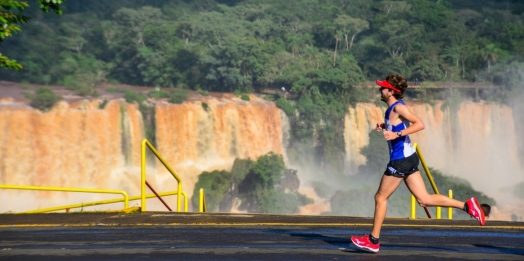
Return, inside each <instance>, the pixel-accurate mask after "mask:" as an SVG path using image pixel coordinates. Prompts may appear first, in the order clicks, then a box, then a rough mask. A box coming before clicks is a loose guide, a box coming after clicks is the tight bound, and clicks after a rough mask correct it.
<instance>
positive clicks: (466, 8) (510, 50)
mask: <svg viewBox="0 0 524 261" xmlns="http://www.w3.org/2000/svg"><path fill="white" fill-rule="evenodd" d="M61 9H62V11H63V14H62V15H56V14H51V13H50V14H45V13H43V12H41V10H40V9H39V7H38V5H34V6H33V5H31V6H30V7H29V8H27V9H26V10H25V11H24V14H26V15H28V16H30V17H32V20H31V22H30V23H28V24H24V25H23V26H22V31H21V32H18V33H16V34H14V35H13V36H12V37H7V38H5V39H3V42H1V45H0V51H1V54H2V55H5V56H7V57H9V58H10V59H15V60H16V61H18V62H19V63H20V64H21V65H22V66H23V69H22V70H20V71H15V70H9V69H1V70H0V79H2V80H10V81H17V82H27V83H38V84H56V85H64V86H66V88H68V89H70V90H76V91H77V92H78V94H79V95H82V96H97V88H100V86H101V85H102V84H103V83H123V84H130V85H138V86H148V87H162V88H166V89H167V90H172V91H168V93H167V94H165V95H166V97H168V96H169V95H171V100H174V101H175V102H177V103H178V102H181V101H183V99H184V98H183V96H184V95H183V94H181V93H180V90H195V91H198V92H199V93H201V94H207V93H208V92H235V93H240V94H241V93H248V92H254V91H255V90H256V89H257V88H259V87H264V88H275V89H280V88H281V87H285V88H286V89H287V90H291V91H292V92H293V93H295V94H297V96H298V97H297V98H296V99H295V100H287V99H285V98H284V97H279V95H276V96H275V97H268V98H267V99H269V100H274V101H276V103H277V106H279V107H280V108H281V109H282V110H283V111H285V112H286V114H287V115H288V116H289V118H290V121H291V125H292V128H291V131H292V139H291V142H290V144H289V147H288V151H287V154H288V158H289V161H290V162H292V163H295V164H297V163H299V164H306V165H310V166H311V168H312V169H317V171H318V172H324V173H332V174H331V175H333V176H341V177H342V176H344V175H346V174H347V173H345V170H344V153H345V148H344V143H343V142H340V141H342V140H343V139H344V138H343V129H344V124H343V119H344V115H345V113H346V112H347V108H348V106H351V105H352V104H354V103H356V102H362V101H364V102H374V101H375V98H374V97H372V96H370V95H369V93H368V92H364V91H362V89H360V88H357V86H358V85H359V83H362V82H364V81H373V80H375V79H379V78H384V77H385V76H386V75H387V74H390V73H400V74H402V75H404V76H406V77H407V78H408V79H409V80H410V81H414V80H415V79H418V80H419V81H420V82H422V83H423V84H424V83H425V82H434V81H444V82H488V83H492V84H493V85H495V86H497V88H496V89H494V90H492V92H491V93H490V95H487V96H486V97H487V98H489V99H491V100H493V101H497V102H505V103H510V102H511V99H512V98H514V97H518V95H517V94H518V93H519V92H520V94H521V93H522V92H523V89H524V88H522V82H523V81H524V73H523V71H524V3H523V2H522V1H518V0H501V1H496V0H461V1H453V0H404V1H389V0H386V1H382V0H287V1H277V0H194V1H190V0H147V1H146V0H119V1H102V0H90V1H74V0H69V1H65V2H64V3H63V4H62V5H61ZM144 88H146V87H144ZM150 89H151V90H152V88H150ZM164 90H165V89H164ZM40 92H42V93H44V94H45V95H46V97H50V96H52V94H50V93H49V92H48V91H47V90H41V91H40ZM152 94H155V93H154V92H153V93H152ZM415 94H416V93H415ZM35 95H38V93H36V94H35ZM126 95H127V96H126V100H127V101H128V102H138V103H140V104H141V110H143V114H144V115H148V114H151V113H148V112H146V110H150V108H149V109H147V108H146V107H144V106H143V105H142V103H143V101H144V100H145V99H146V98H145V97H142V96H139V95H138V94H132V93H127V94H126ZM157 95H164V93H161V94H158V93H157ZM35 97H36V96H35ZM53 97H54V96H53ZM180 97H182V98H180ZM424 98H425V99H431V98H432V97H424ZM46 99H47V100H44V102H46V104H51V105H52V103H49V102H48V100H49V98H46ZM53 99H55V100H56V99H58V97H54V98H53ZM428 101H429V100H428ZM454 102H455V103H456V102H460V97H459V98H457V97H449V100H448V101H447V104H448V105H449V104H450V103H454ZM46 106H47V107H48V105H46ZM450 108H457V107H456V106H451V107H450ZM145 117H146V116H145ZM519 117H521V118H522V117H524V116H519ZM523 120H524V119H523ZM146 125H147V123H146ZM153 127H154V126H153ZM148 133H154V130H149V131H148ZM150 138H151V137H150ZM382 142H383V141H382ZM384 145H385V144H384ZM523 150H524V149H523ZM384 151H385V149H384ZM380 164H383V163H380ZM362 172H364V170H362ZM221 175H222V176H224V177H229V176H231V177H233V176H235V175H236V174H231V173H222V174H221ZM228 175H229V176H228ZM253 175H254V174H253ZM202 182H203V184H207V183H206V182H207V181H205V180H203V181H202ZM238 182H240V181H238ZM275 182H277V181H275ZM318 188H319V189H320V188H321V185H319V186H318ZM217 191H220V192H221V191H222V188H220V189H218V190H217ZM217 193H218V192H217ZM268 193H269V192H268ZM271 193H273V192H271ZM319 193H320V192H319ZM341 193H342V192H341ZM245 197H248V195H246V196H245ZM297 197H298V196H297ZM370 199H372V197H370ZM300 200H301V201H304V200H303V199H300ZM488 201H489V200H488ZM304 202H305V201H304ZM341 202H343V201H341ZM332 204H334V205H336V204H338V203H336V202H332ZM219 205H220V202H215V206H217V207H218V206H219ZM259 207H260V206H259Z"/></svg>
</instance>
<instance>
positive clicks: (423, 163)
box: [413, 143, 440, 194]
mask: <svg viewBox="0 0 524 261" xmlns="http://www.w3.org/2000/svg"><path fill="white" fill-rule="evenodd" d="M413 147H414V148H415V151H416V152H417V154H418V157H419V159H420V163H422V167H423V168H424V171H425V172H426V176H428V179H429V183H430V184H431V187H432V188H433V191H434V192H435V194H440V193H439V191H438V188H437V185H436V184H435V181H434V180H433V176H431V172H430V171H429V168H428V165H427V164H426V160H424V156H423V155H422V152H421V151H420V149H419V147H418V144H417V143H415V144H414V145H413Z"/></svg>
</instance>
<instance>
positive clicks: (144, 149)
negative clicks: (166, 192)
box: [141, 139, 187, 212]
mask: <svg viewBox="0 0 524 261" xmlns="http://www.w3.org/2000/svg"><path fill="white" fill-rule="evenodd" d="M146 146H147V147H149V149H150V150H151V151H152V152H153V153H154V154H155V156H156V157H157V159H158V160H160V162H162V164H163V165H164V167H166V168H167V170H168V171H169V173H171V175H173V177H174V178H175V179H176V180H177V182H178V190H177V191H178V194H177V195H178V198H177V211H178V212H180V208H181V205H182V194H183V193H184V192H183V191H182V179H180V178H179V177H178V175H177V174H176V172H175V171H174V170H173V169H172V168H171V167H170V166H169V164H167V162H166V161H165V160H164V159H163V158H162V156H160V153H159V152H158V151H157V150H156V149H155V147H153V145H152V144H151V143H150V142H149V141H148V140H147V139H143V140H142V184H141V188H142V195H145V193H146V192H145V189H146V188H145V186H146V184H145V183H146V148H145V147H146ZM185 197H186V200H185V203H186V206H184V209H186V211H187V195H186V196H185ZM141 203H142V208H141V210H142V211H145V209H146V208H145V198H144V196H142V202H141Z"/></svg>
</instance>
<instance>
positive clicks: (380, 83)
mask: <svg viewBox="0 0 524 261" xmlns="http://www.w3.org/2000/svg"><path fill="white" fill-rule="evenodd" d="M376 83H377V84H378V86H380V87H384V88H388V89H391V90H394V91H396V92H401V91H400V90H399V89H397V88H395V86H393V85H392V84H391V83H389V82H388V81H386V80H383V81H382V80H376Z"/></svg>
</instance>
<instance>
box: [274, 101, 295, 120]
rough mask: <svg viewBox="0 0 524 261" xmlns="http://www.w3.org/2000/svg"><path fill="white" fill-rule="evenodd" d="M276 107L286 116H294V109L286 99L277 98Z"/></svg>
mask: <svg viewBox="0 0 524 261" xmlns="http://www.w3.org/2000/svg"><path fill="white" fill-rule="evenodd" d="M277 107H278V108H280V109H281V110H283V111H284V113H286V115H287V116H293V115H295V109H294V108H293V105H291V104H290V103H289V102H288V101H287V100H286V99H284V98H279V99H278V100H277Z"/></svg>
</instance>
